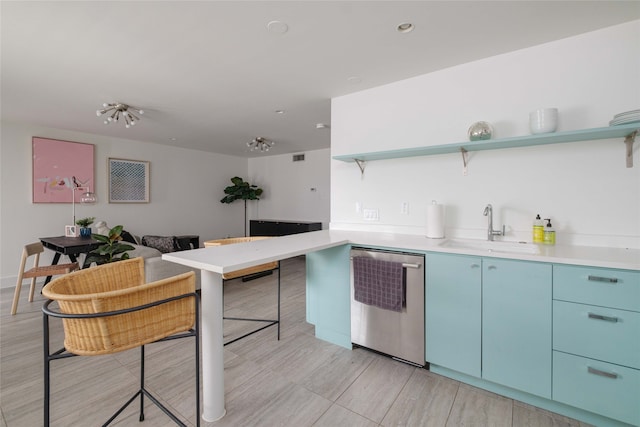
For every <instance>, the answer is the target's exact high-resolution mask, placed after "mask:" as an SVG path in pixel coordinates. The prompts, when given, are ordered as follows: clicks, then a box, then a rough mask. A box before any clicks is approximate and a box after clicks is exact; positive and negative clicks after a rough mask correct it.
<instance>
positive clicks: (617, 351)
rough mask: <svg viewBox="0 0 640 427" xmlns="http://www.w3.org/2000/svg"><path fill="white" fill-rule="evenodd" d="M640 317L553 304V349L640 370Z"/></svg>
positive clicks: (576, 305)
mask: <svg viewBox="0 0 640 427" xmlns="http://www.w3.org/2000/svg"><path fill="white" fill-rule="evenodd" d="M639 337H640V313H636V312H634V311H624V310H615V309H612V308H605V307H597V306H592V305H585V304H576V303H570V302H564V301H554V302H553V349H554V350H560V351H564V352H567V353H573V354H577V355H580V356H585V357H590V358H593V359H598V360H603V361H606V362H611V363H616V364H619V365H624V366H629V367H632V368H636V369H640V338H639Z"/></svg>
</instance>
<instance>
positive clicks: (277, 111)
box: [276, 110, 284, 114]
mask: <svg viewBox="0 0 640 427" xmlns="http://www.w3.org/2000/svg"><path fill="white" fill-rule="evenodd" d="M276 114H284V110H276Z"/></svg>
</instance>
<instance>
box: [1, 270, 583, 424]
mask: <svg viewBox="0 0 640 427" xmlns="http://www.w3.org/2000/svg"><path fill="white" fill-rule="evenodd" d="M304 277H305V263H304V257H297V258H292V259H289V260H285V261H283V262H282V313H283V318H282V339H281V340H280V341H277V340H276V339H275V336H276V331H275V329H274V328H273V327H272V328H268V329H266V330H264V331H262V332H260V333H258V334H256V335H253V336H251V337H248V338H245V339H243V340H240V341H238V342H236V343H233V344H231V345H229V346H227V347H225V390H226V410H227V415H226V416H225V417H224V418H223V419H222V420H220V421H218V422H216V423H203V424H202V425H203V426H211V427H226V426H234V427H236V426H295V427H301V426H318V427H319V426H327V427H336V426H349V427H356V426H363V427H365V426H378V425H380V426H434V427H442V426H447V427H451V426H488V427H498V426H514V427H526V426H531V427H545V426H549V427H552V426H553V427H560V426H565V427H570V426H575V427H578V426H581V427H583V426H584V424H582V423H580V422H578V421H575V420H572V419H569V418H566V417H563V416H560V415H557V414H553V413H550V412H547V411H544V410H541V409H538V408H535V407H532V406H529V405H526V404H524V403H521V402H518V401H514V400H511V399H507V398H504V397H501V396H498V395H496V394H493V393H489V392H487V391H484V390H480V389H477V388H474V387H471V386H468V385H465V384H461V383H459V382H457V381H453V380H450V379H448V378H445V377H442V376H439V375H436V374H433V373H431V372H429V371H427V370H424V369H418V368H415V367H412V366H408V365H405V364H402V363H399V362H396V361H393V360H391V359H389V358H387V357H383V356H380V355H378V354H375V353H372V352H370V351H366V350H363V349H356V350H353V351H350V350H347V349H344V348H342V347H338V346H335V345H332V344H329V343H326V342H324V341H320V340H318V339H316V338H315V337H314V335H313V332H314V328H313V326H312V325H309V324H307V323H306V322H305V283H304ZM23 289H24V290H27V289H28V286H26V287H23ZM275 289H276V288H275V276H268V277H263V278H260V279H257V280H254V281H251V282H246V283H243V282H241V281H240V280H235V281H232V282H228V283H227V284H226V285H225V301H224V302H225V308H226V313H227V315H240V314H242V313H251V315H258V316H263V315H264V316H273V315H275V296H274V295H275V293H274V292H275ZM12 296H13V289H2V290H1V291H0V322H1V324H0V352H1V353H0V409H1V411H2V412H1V418H0V426H1V427H32V426H39V425H42V408H43V405H42V388H43V385H42V384H43V382H42V369H43V368H42V365H43V362H42V318H41V313H40V307H41V305H42V298H41V297H39V296H38V297H39V298H38V300H37V301H36V302H33V303H31V304H29V303H27V302H26V293H24V294H23V300H21V302H20V305H19V308H18V314H17V315H16V316H11V314H10V312H9V309H10V305H11V298H12ZM54 323H55V322H54ZM247 327H248V326H247V324H246V322H237V321H227V322H225V338H226V339H231V338H233V337H234V336H238V335H239V334H241V333H242V331H243V330H246V329H247ZM52 329H53V336H54V338H57V339H58V340H61V339H62V335H63V334H62V330H61V329H62V328H61V325H60V324H54V325H53V328H52ZM138 354H139V352H138V351H137V350H129V351H126V352H123V353H120V354H117V355H112V356H97V357H77V358H71V359H65V360H60V361H54V362H53V364H52V366H53V373H52V402H53V403H52V408H51V414H52V425H53V426H64V427H69V426H94V425H101V424H102V422H104V421H105V420H106V419H107V418H108V417H109V416H110V415H111V413H112V412H113V411H114V410H115V409H117V408H118V407H119V405H120V404H121V403H123V402H124V401H125V400H126V399H127V398H128V397H129V396H130V395H132V394H133V393H134V392H135V390H136V386H137V385H136V383H137V378H138V371H137V369H138V368H137V366H138V365H137V361H138ZM192 360H193V345H192V343H191V341H190V340H178V341H172V342H168V343H160V344H152V345H149V346H147V362H146V363H147V385H148V387H149V388H150V389H151V390H152V391H153V392H155V393H156V395H157V396H158V397H159V398H160V399H161V401H162V402H163V403H165V404H166V405H168V406H169V407H170V408H171V409H173V410H175V411H176V412H177V413H178V414H179V416H180V417H181V418H182V419H183V420H184V421H185V422H186V423H187V424H188V425H195V419H196V414H195V407H194V403H193V399H194V391H193V387H194V371H193V362H192ZM146 408H147V409H146V419H145V422H144V423H143V424H140V423H139V422H138V415H137V412H136V405H134V406H133V408H130V409H127V410H126V411H125V412H124V413H123V414H122V415H121V416H120V417H119V418H118V419H117V420H116V422H115V423H114V424H113V425H118V426H144V425H147V426H154V427H156V426H158V427H163V426H172V425H174V424H173V423H172V421H171V420H170V419H168V418H167V417H166V416H165V415H164V414H163V413H162V412H160V410H158V409H157V408H156V407H155V406H153V405H151V404H147V405H146Z"/></svg>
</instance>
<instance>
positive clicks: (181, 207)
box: [0, 122, 247, 287]
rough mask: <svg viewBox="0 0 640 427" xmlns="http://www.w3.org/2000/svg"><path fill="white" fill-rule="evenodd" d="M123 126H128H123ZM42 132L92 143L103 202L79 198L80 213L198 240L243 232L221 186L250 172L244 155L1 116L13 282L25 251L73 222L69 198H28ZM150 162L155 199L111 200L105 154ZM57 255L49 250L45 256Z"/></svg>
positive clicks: (7, 265)
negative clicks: (35, 143)
mask: <svg viewBox="0 0 640 427" xmlns="http://www.w3.org/2000/svg"><path fill="white" fill-rule="evenodd" d="M123 131H124V129H123ZM33 136H41V137H47V138H54V139H62V140H67V141H76V142H85V143H90V144H94V145H95V182H96V193H97V197H98V202H97V203H96V204H95V205H92V206H90V205H79V204H76V216H77V217H78V218H81V217H85V216H95V217H96V221H98V220H106V221H107V223H108V224H109V225H110V226H115V225H118V224H122V225H124V226H125V229H127V230H128V231H130V232H132V233H133V234H137V235H140V236H142V235H145V234H156V235H181V234H197V235H199V236H200V242H202V241H204V240H209V239H216V238H222V237H227V236H241V235H243V232H244V231H243V215H244V213H243V205H242V204H241V203H233V204H230V205H227V204H222V203H220V201H219V200H220V199H221V198H222V197H223V196H224V193H223V189H224V187H226V186H227V185H229V184H230V181H229V179H230V178H231V177H233V176H235V175H239V176H246V175H247V160H246V159H245V158H240V157H234V156H224V155H219V154H213V153H206V152H202V151H195V150H186V149H182V148H175V147H170V146H165V145H158V144H150V143H145V142H139V141H131V140H125V139H116V138H109V137H104V136H98V135H91V134H82V133H77V132H69V131H64V130H59V129H50V128H42V127H36V126H31V125H25V124H15V123H4V122H3V123H2V131H1V138H2V139H1V146H0V162H1V163H0V164H1V166H2V169H1V171H0V176H1V184H0V190H1V194H0V198H1V201H2V203H1V207H0V280H1V282H0V283H1V285H2V286H3V287H4V286H13V285H15V276H16V274H17V269H18V263H19V260H20V251H21V248H22V246H23V245H24V244H26V243H29V242H34V241H37V240H38V237H46V236H59V235H63V234H64V226H65V225H67V224H70V223H71V217H72V209H71V204H70V203H59V204H34V203H32V202H31V138H32V137H33ZM109 157H117V158H125V159H135V160H148V161H150V162H151V184H150V187H151V203H149V204H109V203H108V196H107V191H108V190H107V186H108V184H107V159H108V158H109ZM51 258H52V256H51V252H50V251H45V257H44V258H43V261H42V262H43V263H44V264H47V263H49V262H50V259H51Z"/></svg>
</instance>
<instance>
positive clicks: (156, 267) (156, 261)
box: [129, 244, 200, 289]
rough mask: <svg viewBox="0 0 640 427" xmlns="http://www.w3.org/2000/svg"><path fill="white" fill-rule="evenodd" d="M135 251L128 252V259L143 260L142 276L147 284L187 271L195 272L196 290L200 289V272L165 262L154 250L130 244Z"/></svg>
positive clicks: (158, 252) (160, 253) (159, 253)
mask: <svg viewBox="0 0 640 427" xmlns="http://www.w3.org/2000/svg"><path fill="white" fill-rule="evenodd" d="M131 246H133V247H134V248H135V249H134V250H133V251H131V252H129V257H131V258H135V257H142V258H144V275H145V280H146V281H147V283H149V282H154V281H156V280H160V279H165V278H167V277H172V276H176V275H178V274H182V273H185V272H187V271H195V272H196V288H197V289H200V270H199V269H193V268H190V267H187V266H185V265H182V264H176V263H175V262H170V261H165V260H163V259H162V252H160V251H159V250H157V249H155V248H151V247H149V246H144V245H135V244H131Z"/></svg>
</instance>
